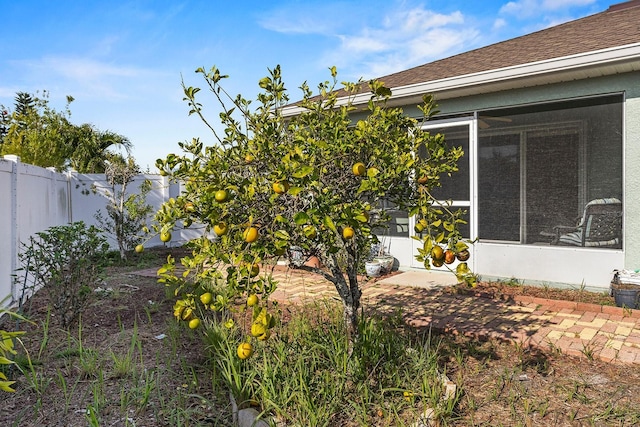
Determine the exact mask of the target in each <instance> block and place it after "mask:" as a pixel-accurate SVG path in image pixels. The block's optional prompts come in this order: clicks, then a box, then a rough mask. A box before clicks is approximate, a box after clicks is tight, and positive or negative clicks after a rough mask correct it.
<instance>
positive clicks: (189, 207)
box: [184, 202, 196, 212]
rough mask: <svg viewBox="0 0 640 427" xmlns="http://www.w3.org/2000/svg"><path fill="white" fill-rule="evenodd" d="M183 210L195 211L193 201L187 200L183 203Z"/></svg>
mask: <svg viewBox="0 0 640 427" xmlns="http://www.w3.org/2000/svg"><path fill="white" fill-rule="evenodd" d="M184 210H185V211H186V212H195V210H196V207H195V206H194V204H193V203H191V202H187V203H185V204H184Z"/></svg>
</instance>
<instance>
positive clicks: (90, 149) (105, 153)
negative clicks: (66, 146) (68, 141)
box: [71, 124, 132, 173]
mask: <svg viewBox="0 0 640 427" xmlns="http://www.w3.org/2000/svg"><path fill="white" fill-rule="evenodd" d="M74 142H75V144H74V145H75V149H74V151H73V154H72V155H71V167H72V168H73V169H75V170H77V171H78V172H80V173H104V172H105V170H106V165H107V164H106V161H107V160H108V159H109V158H110V156H113V155H114V154H116V153H114V152H113V151H112V150H111V148H112V147H121V148H124V149H125V151H126V153H127V155H129V154H130V151H131V147H132V144H131V141H129V139H128V138H127V137H125V136H123V135H120V134H117V133H115V132H112V131H99V130H96V129H95V128H94V127H93V126H91V125H90V124H84V125H82V126H79V127H78V128H77V135H76V138H75V141H74Z"/></svg>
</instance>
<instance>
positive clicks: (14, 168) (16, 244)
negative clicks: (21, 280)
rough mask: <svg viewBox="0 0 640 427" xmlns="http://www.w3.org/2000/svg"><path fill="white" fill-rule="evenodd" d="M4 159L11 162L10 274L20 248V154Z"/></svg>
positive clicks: (14, 296)
mask: <svg viewBox="0 0 640 427" xmlns="http://www.w3.org/2000/svg"><path fill="white" fill-rule="evenodd" d="M3 158H4V159H5V160H9V161H10V162H12V165H11V190H10V193H11V194H10V195H9V203H10V204H11V218H10V224H11V242H9V246H10V252H11V274H13V273H15V271H16V270H17V269H18V251H19V250H20V234H19V232H18V226H19V224H18V165H19V163H20V156H16V155H15V154H7V155H4V156H3ZM17 291H18V290H17V289H16V281H15V280H13V276H12V279H11V301H10V302H9V304H12V303H13V302H14V301H16V299H17V296H18V295H17Z"/></svg>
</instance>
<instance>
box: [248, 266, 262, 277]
mask: <svg viewBox="0 0 640 427" xmlns="http://www.w3.org/2000/svg"><path fill="white" fill-rule="evenodd" d="M258 274H260V266H259V265H258V264H253V265H252V266H251V268H250V269H249V275H250V276H251V277H256V276H257V275H258Z"/></svg>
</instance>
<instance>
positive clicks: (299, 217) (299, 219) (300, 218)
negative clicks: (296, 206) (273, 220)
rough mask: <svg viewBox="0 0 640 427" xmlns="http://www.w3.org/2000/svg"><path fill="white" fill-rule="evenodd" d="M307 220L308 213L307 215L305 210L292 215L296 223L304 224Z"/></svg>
mask: <svg viewBox="0 0 640 427" xmlns="http://www.w3.org/2000/svg"><path fill="white" fill-rule="evenodd" d="M308 221H309V215H307V214H306V213H305V212H298V213H297V214H295V215H294V216H293V222H295V223H296V224H297V225H304V224H306V223H307V222H308Z"/></svg>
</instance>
